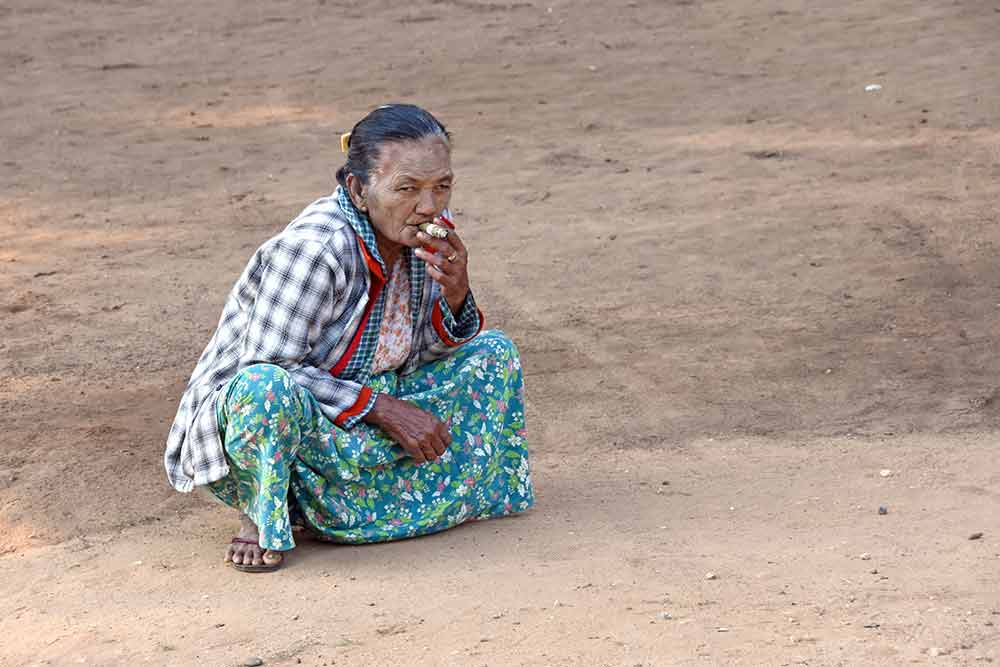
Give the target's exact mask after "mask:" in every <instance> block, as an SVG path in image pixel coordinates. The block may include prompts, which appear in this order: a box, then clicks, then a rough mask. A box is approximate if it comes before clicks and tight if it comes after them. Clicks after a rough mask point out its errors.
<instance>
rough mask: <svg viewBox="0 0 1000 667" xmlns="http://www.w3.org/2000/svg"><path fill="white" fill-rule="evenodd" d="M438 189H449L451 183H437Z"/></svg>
mask: <svg viewBox="0 0 1000 667" xmlns="http://www.w3.org/2000/svg"><path fill="white" fill-rule="evenodd" d="M438 190H451V183H440V184H438Z"/></svg>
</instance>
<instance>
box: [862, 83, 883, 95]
mask: <svg viewBox="0 0 1000 667" xmlns="http://www.w3.org/2000/svg"><path fill="white" fill-rule="evenodd" d="M880 90H882V86H881V85H880V84H877V83H869V84H868V85H867V86H865V92H866V93H877V92H878V91H880Z"/></svg>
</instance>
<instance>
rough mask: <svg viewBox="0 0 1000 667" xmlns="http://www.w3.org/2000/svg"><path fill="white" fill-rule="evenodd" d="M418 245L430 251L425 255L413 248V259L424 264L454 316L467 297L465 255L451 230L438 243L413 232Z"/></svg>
mask: <svg viewBox="0 0 1000 667" xmlns="http://www.w3.org/2000/svg"><path fill="white" fill-rule="evenodd" d="M417 240H419V241H420V243H421V245H423V246H426V247H429V248H434V252H433V253H431V252H428V251H427V250H426V249H425V248H417V249H416V250H415V251H414V252H415V254H416V256H417V257H419V258H420V259H422V260H424V262H426V263H427V273H428V275H430V277H431V278H432V279H433V280H434V282H436V283H437V284H439V285H441V292H442V294H444V298H445V300H446V301H447V302H448V307H449V308H451V312H452V313H457V312H458V311H459V310H461V309H462V304H464V303H465V297H466V296H468V294H469V252H468V250H466V248H465V244H464V243H462V239H460V238H459V237H458V234H456V233H455V230H450V231H449V232H448V238H444V239H438V238H434V237H433V236H431V235H430V234H425V233H424V232H417Z"/></svg>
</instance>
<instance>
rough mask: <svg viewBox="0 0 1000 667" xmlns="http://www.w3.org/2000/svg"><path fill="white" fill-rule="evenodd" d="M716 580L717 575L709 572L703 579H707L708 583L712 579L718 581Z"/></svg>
mask: <svg viewBox="0 0 1000 667" xmlns="http://www.w3.org/2000/svg"><path fill="white" fill-rule="evenodd" d="M718 578H719V575H717V574H716V573H715V572H709V573H708V574H706V575H705V579H707V580H708V581H712V580H713V579H718Z"/></svg>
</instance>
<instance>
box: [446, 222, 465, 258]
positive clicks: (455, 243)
mask: <svg viewBox="0 0 1000 667" xmlns="http://www.w3.org/2000/svg"><path fill="white" fill-rule="evenodd" d="M448 242H449V243H451V247H452V248H454V249H455V250H456V251H457V252H458V254H459V255H461V256H462V257H466V258H467V257H468V256H469V251H468V249H467V248H466V247H465V243H463V242H462V239H461V237H460V236H459V235H458V234H457V233H456V232H455V230H454V229H453V230H451V231H450V232H448Z"/></svg>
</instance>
